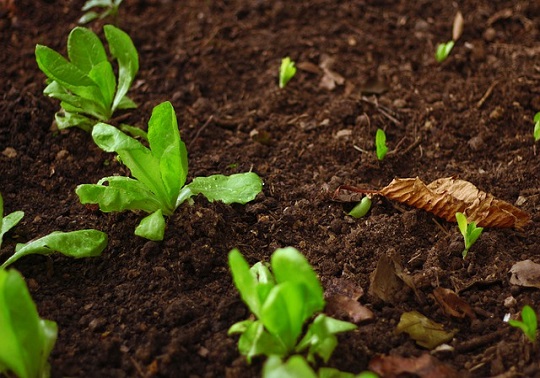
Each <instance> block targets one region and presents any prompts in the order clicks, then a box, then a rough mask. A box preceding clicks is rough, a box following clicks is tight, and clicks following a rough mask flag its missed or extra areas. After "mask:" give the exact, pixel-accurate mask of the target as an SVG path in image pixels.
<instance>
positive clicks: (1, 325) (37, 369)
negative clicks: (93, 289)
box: [0, 269, 58, 378]
mask: <svg viewBox="0 0 540 378" xmlns="http://www.w3.org/2000/svg"><path fill="white" fill-rule="evenodd" d="M57 334H58V328H57V326H56V323H55V322H53V321H50V320H45V319H41V318H40V317H39V314H38V312H37V309H36V305H35V304H34V302H33V301H32V298H31V296H30V293H29V292H28V288H27V287H26V283H25V282H24V278H23V277H22V276H21V274H20V273H18V272H17V271H15V270H9V271H7V270H4V269H0V340H2V342H0V375H2V376H4V375H5V376H6V377H12V376H17V377H19V378H47V377H49V376H50V365H49V362H48V359H49V354H50V353H51V351H52V349H53V347H54V344H55V343H56V337H57Z"/></svg>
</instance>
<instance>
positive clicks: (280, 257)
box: [271, 247, 325, 319]
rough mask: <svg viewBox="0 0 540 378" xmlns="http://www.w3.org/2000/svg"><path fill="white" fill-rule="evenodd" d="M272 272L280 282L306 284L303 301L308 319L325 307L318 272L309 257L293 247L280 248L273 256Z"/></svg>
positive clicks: (304, 315)
mask: <svg viewBox="0 0 540 378" xmlns="http://www.w3.org/2000/svg"><path fill="white" fill-rule="evenodd" d="M271 265H272V272H273V273H274V277H275V278H276V282H277V283H278V284H281V283H284V282H292V283H295V284H300V285H303V286H305V293H304V295H305V296H304V298H303V299H302V302H303V303H304V305H305V307H304V308H305V311H306V313H305V314H303V316H302V317H303V318H304V319H307V318H309V317H311V316H312V315H313V314H315V313H316V312H318V311H322V309H323V308H324V305H325V302H324V295H323V289H322V286H321V283H320V282H319V279H318V278H317V274H315V272H314V271H313V268H312V267H311V265H309V262H308V261H307V259H306V258H305V257H304V256H303V255H302V254H301V253H300V252H298V250H296V249H295V248H292V247H287V248H279V249H277V250H276V251H275V252H274V253H273V254H272V257H271Z"/></svg>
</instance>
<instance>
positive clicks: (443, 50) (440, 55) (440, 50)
mask: <svg viewBox="0 0 540 378" xmlns="http://www.w3.org/2000/svg"><path fill="white" fill-rule="evenodd" d="M454 44H455V42H454V41H448V42H446V43H440V44H438V45H437V51H436V52H435V59H436V60H437V62H439V63H442V62H444V61H445V60H446V58H448V55H450V52H451V51H452V49H453V48H454Z"/></svg>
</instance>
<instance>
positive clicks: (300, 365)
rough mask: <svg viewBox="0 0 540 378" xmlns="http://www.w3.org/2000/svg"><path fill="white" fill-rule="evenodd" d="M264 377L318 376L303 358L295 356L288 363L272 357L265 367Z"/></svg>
mask: <svg viewBox="0 0 540 378" xmlns="http://www.w3.org/2000/svg"><path fill="white" fill-rule="evenodd" d="M262 377H263V378H317V374H315V372H314V371H313V369H311V367H310V366H309V364H308V363H307V362H306V360H305V359H304V357H302V356H299V355H294V356H292V357H291V358H289V360H288V361H287V362H283V361H282V360H281V358H280V357H278V356H270V357H269V358H268V360H266V362H265V364H264V366H263V371H262Z"/></svg>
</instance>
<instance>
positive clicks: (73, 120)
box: [54, 111, 96, 132]
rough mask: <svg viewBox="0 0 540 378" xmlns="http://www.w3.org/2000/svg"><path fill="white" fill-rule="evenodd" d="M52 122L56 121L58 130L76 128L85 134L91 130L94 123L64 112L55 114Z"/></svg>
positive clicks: (80, 116) (86, 118)
mask: <svg viewBox="0 0 540 378" xmlns="http://www.w3.org/2000/svg"><path fill="white" fill-rule="evenodd" d="M54 120H55V121H56V125H57V126H58V129H60V130H63V129H67V128H69V127H78V128H80V129H82V130H84V131H87V132H90V131H91V130H92V126H94V124H95V123H96V122H95V121H93V120H91V119H90V118H88V117H86V116H83V115H81V114H77V113H70V112H67V111H64V112H63V113H60V112H57V113H55V115H54Z"/></svg>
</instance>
